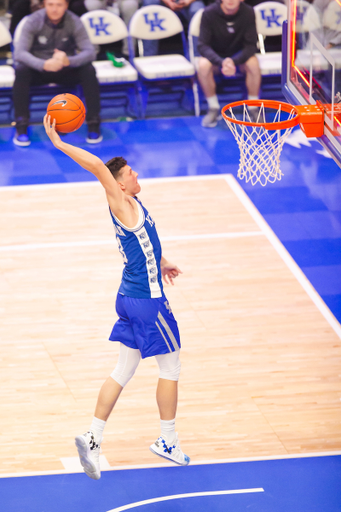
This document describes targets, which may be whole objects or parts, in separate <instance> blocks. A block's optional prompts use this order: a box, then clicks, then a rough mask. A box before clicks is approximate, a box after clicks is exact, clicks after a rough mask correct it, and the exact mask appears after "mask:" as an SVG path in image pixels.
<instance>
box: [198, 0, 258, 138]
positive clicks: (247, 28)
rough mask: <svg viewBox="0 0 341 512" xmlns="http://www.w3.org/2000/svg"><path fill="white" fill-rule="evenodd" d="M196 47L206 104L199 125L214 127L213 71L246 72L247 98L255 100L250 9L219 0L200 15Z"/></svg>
mask: <svg viewBox="0 0 341 512" xmlns="http://www.w3.org/2000/svg"><path fill="white" fill-rule="evenodd" d="M198 49H199V52H200V54H201V57H200V60H199V68H198V78H199V82H200V85H201V88H202V90H203V92H204V94H205V97H206V100H207V103H208V112H207V114H206V116H205V117H204V118H203V120H202V126H204V127H206V128H213V127H214V126H216V124H217V120H218V117H219V115H220V107H219V102H218V97H217V94H216V83H215V80H214V73H219V72H220V73H222V74H223V75H225V76H234V75H235V74H236V72H237V71H238V70H240V71H241V72H242V73H244V74H245V75H246V88H247V91H248V99H258V95H259V89H260V84H261V74H260V69H259V64H258V60H257V57H256V56H255V53H256V52H257V30H256V22H255V15H254V12H253V8H252V7H250V6H248V5H246V4H245V3H244V2H242V1H241V0H221V3H219V2H217V3H214V4H211V5H209V6H208V7H206V9H205V11H204V12H203V15H202V20H201V25H200V35H199V40H198Z"/></svg>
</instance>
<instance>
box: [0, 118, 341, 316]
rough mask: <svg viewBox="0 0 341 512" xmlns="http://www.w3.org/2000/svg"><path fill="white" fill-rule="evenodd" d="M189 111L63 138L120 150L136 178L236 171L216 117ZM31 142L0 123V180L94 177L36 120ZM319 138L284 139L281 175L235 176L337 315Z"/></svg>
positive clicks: (340, 237) (333, 191) (107, 154)
mask: <svg viewBox="0 0 341 512" xmlns="http://www.w3.org/2000/svg"><path fill="white" fill-rule="evenodd" d="M200 123H201V119H200V118H195V117H183V118H168V119H148V120H144V121H134V122H120V123H103V136H104V140H103V142H102V143H101V144H100V145H98V146H96V147H93V146H90V145H88V144H86V143H85V135H86V128H85V126H83V127H81V129H80V130H78V131H77V132H76V133H73V134H70V135H68V136H67V137H66V138H65V140H66V141H67V142H70V143H71V144H75V145H77V146H79V147H83V148H85V149H87V150H89V151H91V152H92V153H94V154H96V155H97V156H99V157H100V158H102V159H103V160H104V161H107V160H109V159H110V158H112V157H113V156H115V155H122V156H124V157H125V158H126V159H127V160H128V162H129V164H130V165H131V166H132V168H133V169H134V170H136V171H137V172H138V173H139V176H140V178H154V177H171V176H200V175H203V174H225V173H231V174H233V175H234V176H236V173H237V169H238V164H239V150H238V147H237V144H236V142H235V140H234V139H233V137H232V135H231V133H230V131H229V129H228V128H227V126H226V125H225V123H224V122H223V121H221V122H220V123H219V124H218V126H217V128H215V129H204V128H202V127H201V125H200ZM30 130H31V137H32V145H31V146H30V147H29V148H18V147H16V146H14V144H13V143H12V137H13V128H1V129H0V154H1V158H0V186H8V185H25V184H27V185H30V184H37V183H68V182H78V181H90V180H95V178H94V177H93V176H92V175H91V174H89V173H88V172H86V171H85V170H84V169H81V168H80V167H79V166H78V165H77V164H75V163H74V162H72V161H71V160H70V159H69V158H68V157H67V156H65V155H64V154H62V153H61V152H59V151H57V150H56V149H55V148H53V146H52V145H51V142H50V141H49V140H48V138H47V136H46V134H45V132H44V129H43V126H41V125H40V126H32V127H31V128H30ZM321 150H322V147H321V146H320V144H319V143H318V142H317V141H315V140H311V141H310V142H309V146H307V145H304V144H303V145H302V144H301V145H300V147H294V146H290V145H288V144H285V145H284V148H283V151H282V157H281V169H282V171H283V173H284V176H283V178H282V180H281V181H278V182H276V183H274V184H269V185H267V186H266V187H261V186H260V185H256V186H254V187H253V186H252V185H251V184H247V183H245V182H244V181H241V182H240V183H241V186H242V187H243V188H244V190H245V191H246V193H247V194H248V195H249V197H250V199H251V200H252V202H253V203H254V204H255V206H256V207H257V208H258V210H259V211H260V213H261V214H262V215H263V217H264V218H265V220H266V221H267V222H268V224H269V225H270V227H271V228H272V229H273V231H274V232H275V233H276V235H277V236H278V238H279V239H280V240H281V241H282V243H283V244H284V245H285V247H286V248H287V249H288V251H289V253H290V254H291V255H292V257H293V258H294V259H295V261H296V262H297V263H298V265H299V266H300V267H301V269H302V270H303V272H304V273H305V274H306V276H307V277H308V279H309V280H310V282H311V283H312V285H313V286H314V287H315V289H316V290H317V292H318V293H319V294H320V296H321V297H322V299H323V300H324V301H325V303H326V304H327V306H328V307H329V308H330V309H331V311H332V312H333V313H334V315H335V317H336V318H337V319H338V320H339V322H341V250H340V248H341V170H340V168H339V167H338V166H337V165H336V163H335V162H334V161H333V160H332V159H330V158H327V157H326V156H324V155H323V154H321Z"/></svg>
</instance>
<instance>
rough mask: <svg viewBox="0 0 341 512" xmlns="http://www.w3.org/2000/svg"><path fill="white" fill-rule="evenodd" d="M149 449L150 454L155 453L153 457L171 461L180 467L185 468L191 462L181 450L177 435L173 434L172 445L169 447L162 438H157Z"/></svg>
mask: <svg viewBox="0 0 341 512" xmlns="http://www.w3.org/2000/svg"><path fill="white" fill-rule="evenodd" d="M149 449H150V451H151V452H153V453H155V455H158V456H159V457H163V458H164V459H168V460H171V461H173V462H175V463H176V464H179V465H180V466H187V465H188V464H189V462H190V460H191V459H190V458H189V457H188V455H185V454H184V453H183V451H182V450H181V448H180V441H179V438H178V434H175V440H174V443H172V444H171V445H167V443H166V441H165V440H164V438H163V437H159V438H158V439H157V440H156V441H155V443H153V444H152V445H151V446H150V447H149Z"/></svg>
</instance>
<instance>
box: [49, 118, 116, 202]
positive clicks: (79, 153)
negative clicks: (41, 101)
mask: <svg viewBox="0 0 341 512" xmlns="http://www.w3.org/2000/svg"><path fill="white" fill-rule="evenodd" d="M55 125H56V122H55V121H53V123H52V125H51V120H50V116H48V115H47V114H46V115H45V117H44V128H45V131H46V133H47V135H48V137H49V138H50V140H51V142H52V144H53V145H54V146H55V147H56V148H57V149H59V150H60V151H62V152H63V153H65V154H66V155H68V156H69V157H70V158H72V160H74V161H75V162H77V163H78V164H79V165H80V166H81V167H83V168H84V169H86V170H87V171H89V172H91V173H92V174H94V175H95V176H96V178H97V179H98V180H99V181H100V182H101V184H102V185H103V187H104V188H105V190H106V192H107V194H108V195H109V196H111V197H112V199H113V200H114V201H123V198H124V194H123V192H122V190H121V189H120V187H119V186H118V184H117V182H116V180H115V178H114V177H113V175H112V174H111V172H110V171H109V169H108V168H107V166H106V165H105V164H104V163H103V162H102V160H101V159H100V158H98V157H97V156H95V155H93V154H92V153H89V151H85V149H81V148H77V147H75V146H72V145H71V144H67V143H66V142H64V141H62V140H61V138H60V137H59V135H58V133H57V132H56V130H55Z"/></svg>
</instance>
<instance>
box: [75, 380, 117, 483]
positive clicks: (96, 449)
mask: <svg viewBox="0 0 341 512" xmlns="http://www.w3.org/2000/svg"><path fill="white" fill-rule="evenodd" d="M122 389H123V387H122V386H121V385H120V384H118V382H116V381H115V380H114V379H113V378H112V377H108V378H107V380H106V381H105V382H104V384H103V386H102V388H101V390H100V392H99V395H98V399H97V404H96V409H95V416H94V419H93V421H92V425H91V427H90V430H89V431H88V432H85V434H82V435H80V436H77V437H76V439H75V442H76V446H77V450H78V454H79V458H80V461H81V464H82V466H83V468H84V471H85V473H86V474H87V475H88V476H89V477H90V478H93V479H94V480H98V479H99V478H100V477H101V470H100V464H99V454H100V451H101V442H102V433H103V429H104V426H105V423H106V421H107V419H108V418H109V416H110V413H111V411H112V410H113V408H114V406H115V404H116V402H117V400H118V398H119V396H120V394H121V392H122Z"/></svg>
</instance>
